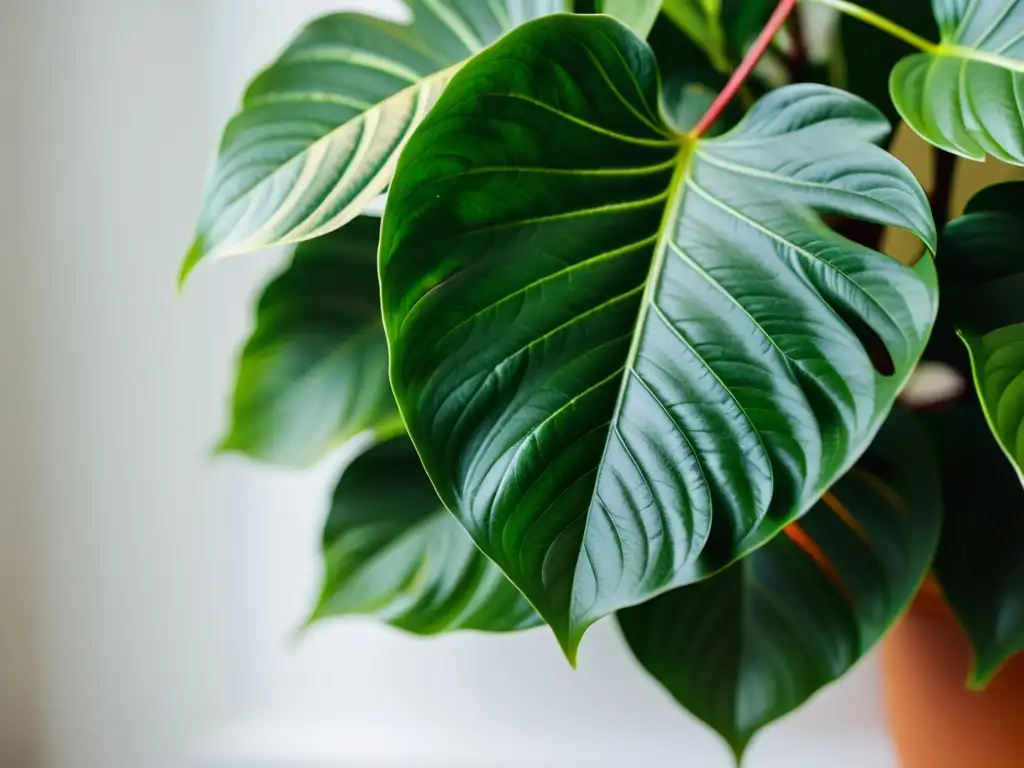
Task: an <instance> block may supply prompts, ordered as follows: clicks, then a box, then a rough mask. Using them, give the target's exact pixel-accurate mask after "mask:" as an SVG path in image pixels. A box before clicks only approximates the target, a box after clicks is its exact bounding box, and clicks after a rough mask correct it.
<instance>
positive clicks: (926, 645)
mask: <svg viewBox="0 0 1024 768" xmlns="http://www.w3.org/2000/svg"><path fill="white" fill-rule="evenodd" d="M969 664H970V646H969V644H968V641H967V637H966V635H964V633H963V630H961V629H960V627H959V625H957V623H956V621H955V620H954V619H953V616H952V615H951V614H950V612H949V609H948V608H947V607H946V605H945V603H944V602H943V600H942V596H941V594H939V591H938V589H937V588H936V587H935V586H934V585H933V584H926V586H925V588H924V589H922V591H921V594H920V595H919V596H918V598H917V600H915V602H914V605H913V607H912V608H911V609H910V612H909V613H908V614H907V616H906V617H905V618H904V619H903V621H902V622H901V623H900V624H899V625H898V626H897V628H896V629H895V630H894V631H893V632H892V633H891V634H890V635H889V637H888V638H887V639H886V640H885V642H884V643H883V645H882V669H883V677H884V690H885V704H886V710H887V712H888V716H889V723H890V726H891V728H892V735H893V740H894V742H895V744H896V749H897V752H898V753H899V755H900V758H901V759H902V764H903V768H1022V766H1024V656H1016V657H1014V658H1013V659H1011V660H1010V662H1009V663H1008V664H1007V665H1006V666H1005V667H1004V668H1003V669H1002V670H1001V671H1000V673H999V674H998V675H997V676H996V677H995V679H993V680H992V682H991V683H989V685H988V687H987V688H986V689H985V690H984V691H983V692H976V691H969V690H967V688H966V687H965V680H966V679H967V671H968V666H969Z"/></svg>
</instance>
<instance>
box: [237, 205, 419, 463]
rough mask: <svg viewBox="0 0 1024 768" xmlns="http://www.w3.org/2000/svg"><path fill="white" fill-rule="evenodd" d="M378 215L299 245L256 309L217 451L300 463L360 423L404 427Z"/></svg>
mask: <svg viewBox="0 0 1024 768" xmlns="http://www.w3.org/2000/svg"><path fill="white" fill-rule="evenodd" d="M379 232H380V219H375V218H371V217H365V216H364V217H360V218H358V219H356V220H355V221H352V222H351V223H350V224H349V225H348V226H347V227H345V228H344V229H342V230H339V231H337V232H334V233H332V234H330V235H325V236H323V237H320V238H317V239H316V240H311V241H309V242H307V243H303V244H301V245H300V246H298V248H296V250H295V255H294V256H293V258H292V262H291V264H290V265H289V266H288V267H287V268H286V269H285V271H284V272H283V273H282V274H281V275H279V276H278V277H277V278H276V279H275V280H273V281H272V282H271V283H270V284H269V285H268V286H267V289H266V291H265V292H264V294H263V296H262V298H261V299H260V302H259V305H258V307H257V310H256V329H255V330H254V331H253V334H252V337H251V338H250V339H249V341H248V343H247V344H246V346H245V350H244V351H243V353H242V358H241V361H240V363H239V368H238V380H237V383H236V385H235V394H234V400H233V404H232V415H231V428H230V430H229V433H228V435H227V437H225V438H224V441H223V443H222V444H221V448H222V449H223V450H227V451H239V452H241V453H244V454H246V455H248V456H252V457H253V458H257V459H263V460H265V461H271V462H275V463H278V464H284V465H290V466H305V465H308V464H311V463H313V462H314V461H317V460H318V459H320V458H321V457H322V456H324V454H326V453H327V452H328V451H330V450H331V449H333V448H335V447H337V446H339V445H341V444H342V443H343V442H345V441H346V440H348V439H349V438H351V437H353V436H354V435H356V434H357V433H359V432H362V431H364V430H371V431H374V432H376V433H378V436H379V437H386V436H387V435H390V434H394V433H395V432H396V431H397V432H404V431H405V430H404V427H403V426H402V420H401V417H400V416H399V415H398V411H397V409H396V408H395V402H394V398H393V396H392V394H391V385H390V384H389V383H388V349H387V341H386V340H385V338H384V327H383V325H382V324H381V318H380V303H379V300H378V288H377V243H378V235H379Z"/></svg>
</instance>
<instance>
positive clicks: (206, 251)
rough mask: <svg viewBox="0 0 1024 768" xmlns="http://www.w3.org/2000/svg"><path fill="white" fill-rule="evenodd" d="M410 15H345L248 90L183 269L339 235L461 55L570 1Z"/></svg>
mask: <svg viewBox="0 0 1024 768" xmlns="http://www.w3.org/2000/svg"><path fill="white" fill-rule="evenodd" d="M406 5H407V6H408V8H409V11H410V12H411V13H412V21H411V22H409V23H408V24H399V23H395V22H391V21H385V20H382V19H377V18H373V17H370V16H364V15H362V14H358V13H336V14H332V15H330V16H325V17H323V18H320V19H318V20H316V21H314V22H313V23H311V24H310V25H309V26H308V27H306V28H305V29H303V30H302V31H301V32H300V33H299V35H298V36H297V37H296V38H295V39H294V40H293V41H292V42H291V43H290V44H289V45H288V47H287V48H286V49H285V51H284V52H283V53H282V54H281V56H280V57H279V58H278V59H277V60H276V61H275V62H274V63H273V64H271V65H270V67H268V68H267V69H266V70H264V71H263V72H262V73H260V74H259V75H258V76H257V77H256V79H255V80H253V82H252V84H251V85H250V86H249V88H248V89H247V91H246V93H245V97H244V99H243V102H242V109H241V111H240V112H239V113H238V114H237V115H235V117H233V118H232V119H231V122H230V123H228V125H227V128H226V129H225V131H224V137H223V139H222V140H221V145H220V151H219V155H218V158H217V162H216V165H215V166H214V168H213V171H212V173H211V175H210V177H209V179H208V180H207V183H206V190H205V193H204V199H203V205H202V210H201V212H200V215H199V223H198V226H197V232H196V238H195V242H194V243H193V245H192V248H191V250H190V251H189V253H188V255H187V256H186V259H185V263H184V265H183V268H182V278H183V279H184V277H185V276H186V275H187V274H188V272H189V271H190V270H191V269H192V268H193V267H194V266H195V265H196V264H197V263H198V262H200V261H201V260H203V259H207V258H216V257H220V256H228V255H231V254H236V253H243V252H246V251H254V250H258V249H260V248H266V247H268V246H272V245H279V244H281V243H294V242H298V241H301V240H309V239H312V238H315V237H319V236H320V235H324V234H327V233H328V232H331V231H333V230H335V229H337V228H339V227H341V226H342V225H343V224H345V223H346V222H348V221H349V220H351V219H352V218H354V217H355V216H357V215H358V214H359V213H361V212H362V210H363V208H364V207H365V206H366V204H367V203H368V202H369V201H370V200H371V199H372V198H374V197H375V196H377V195H379V194H380V193H381V192H383V191H384V189H385V187H386V186H387V184H388V182H389V181H390V180H391V174H392V173H393V171H394V167H395V162H396V161H397V159H398V154H399V152H400V151H401V149H402V146H403V145H404V143H405V141H406V140H407V139H408V137H409V135H410V134H411V133H412V131H413V130H414V129H415V127H416V125H417V124H418V123H419V121H420V120H422V119H423V116H424V115H425V114H426V112H427V110H428V109H430V107H431V105H432V104H433V103H434V101H435V100H436V99H437V96H438V95H439V94H440V93H441V91H442V90H443V89H444V86H445V84H446V83H447V82H448V80H449V78H451V76H452V74H453V73H454V72H455V71H456V70H457V69H458V68H459V66H460V65H461V63H462V62H463V61H464V60H466V59H467V58H468V57H470V56H472V55H473V54H474V53H476V52H478V51H480V50H482V49H483V48H484V47H485V46H487V45H489V44H490V43H492V42H494V41H495V40H497V39H498V38H499V37H501V35H503V34H504V33H505V32H507V31H508V30H509V29H512V28H513V27H514V26H515V25H516V24H518V23H521V22H523V21H526V20H529V19H532V18H536V17H537V16H539V15H542V14H545V13H553V12H557V11H560V10H562V9H563V5H564V2H563V0H487V1H486V2H485V0H406Z"/></svg>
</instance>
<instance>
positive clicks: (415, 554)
mask: <svg viewBox="0 0 1024 768" xmlns="http://www.w3.org/2000/svg"><path fill="white" fill-rule="evenodd" d="M323 552H324V563H325V568H326V573H325V576H324V587H323V593H322V595H321V597H320V603H319V605H318V606H317V608H316V612H315V613H314V617H313V618H314V619H321V618H324V617H327V616H336V615H346V614H364V615H371V616H374V617H376V618H378V619H380V620H382V621H386V622H388V623H389V624H391V625H393V626H396V627H399V628H401V629H405V630H408V631H410V632H415V633H417V634H423V635H433V634H437V633H440V632H451V631H454V630H458V629H476V630H484V631H490V632H509V631H514V630H519V629H526V628H528V627H533V626H536V625H538V624H539V623H541V622H540V618H539V617H538V616H537V614H536V612H535V611H534V610H533V609H532V608H531V607H530V604H529V603H528V602H526V600H525V599H524V598H523V596H522V594H520V592H519V591H518V590H517V589H516V588H515V587H513V586H512V584H510V583H509V581H508V579H506V578H505V576H504V575H503V574H502V573H501V571H499V570H498V568H497V567H495V565H494V564H493V563H492V562H491V561H490V560H488V559H487V558H486V557H484V556H483V555H482V554H481V553H480V550H478V549H477V548H476V546H474V544H473V542H472V540H471V539H470V538H469V536H467V535H466V532H465V531H464V530H463V529H462V527H461V526H460V525H459V524H458V523H457V522H456V520H455V518H453V517H452V516H451V515H450V514H449V513H448V511H447V510H446V509H445V508H444V507H443V506H442V504H441V502H440V501H439V500H438V498H437V494H436V493H434V489H433V487H432V486H431V485H430V480H428V479H427V476H426V475H425V474H424V472H423V467H422V466H421V465H420V462H419V459H418V458H417V457H416V452H415V450H413V447H412V444H411V443H410V442H409V439H408V438H407V437H404V436H403V437H401V438H398V439H395V440H392V441H391V442H387V443H383V444H381V445H376V446H374V447H372V448H370V449H369V450H368V451H366V452H365V453H363V454H362V455H360V456H358V457H357V458H356V459H355V461H354V462H353V463H352V464H351V465H350V466H348V467H347V468H346V469H345V471H344V474H343V475H342V477H341V480H340V481H339V482H338V486H337V489H336V490H335V492H334V501H333V503H332V505H331V512H330V516H329V517H328V518H327V525H326V526H325V528H324V540H323Z"/></svg>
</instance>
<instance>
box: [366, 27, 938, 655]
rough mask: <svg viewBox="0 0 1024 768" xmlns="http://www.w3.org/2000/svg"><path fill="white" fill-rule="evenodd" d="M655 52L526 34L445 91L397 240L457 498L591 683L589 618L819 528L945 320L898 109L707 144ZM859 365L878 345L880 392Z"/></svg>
mask: <svg viewBox="0 0 1024 768" xmlns="http://www.w3.org/2000/svg"><path fill="white" fill-rule="evenodd" d="M657 103H658V77H657V72H656V69H655V64H654V61H653V60H652V56H651V53H650V50H649V49H648V48H647V47H646V46H645V45H643V43H642V42H641V41H639V40H638V39H637V38H636V36H635V35H633V34H632V33H631V32H630V31H629V30H628V29H626V28H625V27H624V26H622V25H621V24H619V23H618V22H616V21H614V20H612V19H608V18H606V17H600V16H578V17H569V16H564V17H551V18H549V19H542V20H540V21H538V22H533V23H531V24H529V25H526V26H524V27H523V28H521V29H519V30H517V31H515V32H513V33H512V34H510V35H509V36H508V37H506V38H505V39H504V40H502V41H501V42H499V43H498V44H496V45H494V46H492V47H491V48H489V49H488V50H487V51H485V52H484V53H482V54H481V55H480V56H478V57H476V58H474V59H473V61H472V62H471V63H469V64H467V66H466V67H465V68H464V69H463V70H462V71H461V72H460V73H459V74H458V75H457V76H456V77H455V78H454V79H453V80H452V83H451V84H450V85H449V88H448V90H447V91H446V92H445V95H444V96H443V97H442V98H441V100H440V101H439V102H438V104H437V106H436V107H435V109H434V110H433V111H432V112H431V114H430V116H428V118H427V120H426V121H425V122H424V123H423V124H422V126H421V127H420V129H418V130H417V132H416V134H415V135H414V137H413V139H412V140H411V141H410V143H409V144H408V146H407V148H406V151H405V152H404V153H403V157H402V160H401V162H400V163H399V168H398V171H397V173H396V176H395V181H394V183H393V185H392V187H391V191H390V193H389V199H388V206H387V210H386V213H385V219H384V226H383V230H382V238H381V251H380V269H381V282H382V296H383V308H384V315H385V326H386V328H387V333H388V339H389V345H390V349H391V379H392V385H393V387H394V389H395V392H396V396H397V399H398V402H399V407H400V409H401V410H402V413H403V416H404V417H405V421H406V424H407V425H408V427H409V431H410V434H411V436H412V438H413V441H414V442H415V443H416V445H417V448H418V449H419V452H420V455H421V457H422V458H423V461H424V465H425V467H426V469H427V471H428V473H429V474H430V475H431V477H432V479H433V480H434V484H435V486H436V487H437V488H438V490H439V493H440V494H441V497H442V499H443V500H444V501H445V504H446V505H447V506H448V508H449V509H451V510H453V511H454V512H455V514H456V516H457V517H458V518H459V520H460V521H461V522H462V524H463V525H464V526H466V528H467V529H468V530H469V531H470V533H471V534H472V536H473V537H474V539H475V541H476V542H477V544H478V545H479V546H480V547H481V549H482V550H483V551H484V552H485V553H486V554H487V555H488V556H490V557H491V558H492V559H494V560H495V561H496V562H497V563H498V564H499V565H500V566H501V568H502V570H503V571H504V572H505V573H506V574H508V575H509V577H510V578H511V579H512V581H513V582H514V583H515V584H516V585H517V586H518V587H519V588H520V589H521V590H523V592H524V593H525V594H526V595H527V597H528V598H529V599H530V601H531V602H532V603H533V604H534V606H536V607H537V609H538V610H539V612H540V613H541V615H542V616H543V617H544V618H545V620H546V621H547V622H548V623H549V624H551V625H552V627H553V629H554V630H555V632H556V635H557V636H558V637H559V639H560V641H561V642H562V644H563V646H564V647H565V648H566V650H567V653H568V654H569V655H570V657H572V655H573V654H574V653H575V648H576V646H577V644H578V641H579V639H580V637H581V636H582V634H583V632H584V631H585V629H586V628H587V627H588V626H589V625H590V624H592V623H593V622H594V621H596V620H597V619H599V618H600V617H601V616H604V615H606V614H608V613H610V612H612V611H615V610H617V609H619V608H623V607H626V606H629V605H634V604H637V603H640V602H643V601H644V600H647V599H649V598H650V597H651V596H653V595H656V594H658V593H659V592H663V591H665V590H667V589H669V588H672V587H675V586H681V585H684V584H688V583H691V582H693V581H696V580H699V579H701V578H704V577H706V576H708V575H709V574H711V573H713V572H714V571H716V570H718V569H720V568H723V567H725V566H726V565H728V564H729V563H731V562H732V561H733V560H735V559H736V558H738V557H740V556H741V555H743V554H744V553H746V552H748V551H750V550H752V549H753V548H755V547H756V546H758V545H760V544H761V543H763V542H764V541H766V540H767V539H769V538H770V537H771V536H773V535H774V534H775V533H777V532H778V531H779V530H780V529H781V528H782V527H783V526H784V525H786V524H787V523H789V522H791V521H792V520H793V519H794V518H796V517H798V516H799V515H801V514H803V513H804V512H805V511H806V510H807V509H809V508H810V507H811V506H812V505H813V504H814V503H815V501H816V500H817V498H818V497H819V496H820V495H821V493H822V492H823V491H824V490H825V489H826V488H827V487H828V486H829V485H831V484H832V482H834V480H835V479H836V478H837V477H839V476H840V475H841V474H842V473H843V472H844V471H845V470H846V469H847V468H848V467H849V466H850V465H851V464H852V463H853V461H854V460H855V459H856V458H857V456H858V455H859V454H860V453H861V452H862V451H863V450H864V448H866V446H867V445H868V443H869V442H870V440H871V438H872V437H873V436H874V434H875V432H876V431H877V429H878V427H879V426H880V424H881V423H882V421H883V419H884V417H885V415H886V413H887V412H888V410H889V408H890V407H891V405H892V403H893V400H894V398H895V396H896V393H897V391H898V390H899V388H900V387H901V385H902V383H903V382H904V381H905V380H906V379H907V377H908V376H909V374H910V372H911V370H912V368H913V365H914V363H915V362H916V360H917V358H918V356H919V355H920V353H921V349H922V348H923V346H924V343H925V340H926V338H927V336H928V332H929V329H930V326H931V323H932V320H933V318H934V315H935V305H936V297H935V290H934V288H935V286H934V273H933V267H932V261H931V259H930V258H924V259H922V260H921V261H920V262H919V263H918V265H917V266H916V267H915V268H909V267H906V266H904V265H902V264H900V263H898V262H896V261H894V260H892V259H889V258H888V257H886V256H884V255H882V254H880V253H877V252H874V251H871V250H869V249H867V248H864V247H862V246H858V245H856V244H854V243H852V242H850V241H847V240H845V239H843V238H841V237H840V236H838V235H836V234H835V233H834V232H833V231H831V230H830V229H829V228H828V227H827V226H826V225H825V224H824V223H823V221H822V219H821V217H820V214H821V213H823V212H826V211H827V212H831V213H839V214H844V215H849V216H857V217H861V218H865V219H868V220H874V221H879V222H882V223H886V224H892V225H895V226H901V227H905V228H907V229H909V230H911V231H912V232H915V233H916V234H918V236H919V237H920V238H921V239H922V240H924V241H925V242H926V243H928V244H931V242H932V240H933V237H934V233H933V231H932V225H931V219H930V214H929V211H928V206H927V202H926V199H925V197H924V194H923V192H922V191H921V189H920V187H919V186H918V184H917V182H916V180H915V179H914V177H913V176H912V175H911V173H910V172H909V171H908V170H907V169H906V168H905V167H904V166H903V165H901V164H900V163H899V162H898V161H897V160H896V159H895V158H893V157H892V156H891V155H889V154H887V153H886V152H884V151H883V150H881V149H879V148H878V147H876V146H874V144H873V143H872V142H877V141H881V140H883V139H884V138H885V136H886V135H887V133H888V126H887V124H886V123H885V121H884V119H882V117H881V116H880V115H879V114H878V112H877V111H876V110H875V109H874V108H872V107H871V106H870V105H868V104H867V103H866V102H863V101H861V100H859V99H857V98H855V97H852V96H849V95H847V94H844V93H842V92H840V91H837V90H834V89H831V88H828V87H825V86H792V87H788V88H784V89H780V90H778V91H774V92H772V93H771V94H769V95H768V96H766V97H765V98H764V99H762V100H761V101H760V102H759V103H758V104H757V105H756V106H755V107H754V108H753V109H752V111H751V112H750V113H749V114H748V116H747V117H746V119H745V120H744V121H743V122H742V123H741V124H740V125H739V126H738V127H737V128H736V129H734V130H732V131H730V132H729V133H727V134H725V135H723V136H720V137H717V138H713V139H701V140H698V141H695V140H693V139H691V138H689V137H688V136H681V135H678V134H675V133H673V132H672V131H671V130H670V129H669V128H668V127H667V126H666V125H665V124H664V123H663V122H662V120H661V118H660V116H659V114H658V112H657V111H656V109H657ZM865 344H867V345H868V346H869V347H871V348H872V349H874V348H875V347H876V346H880V347H884V349H885V350H886V352H885V353H884V354H885V355H886V356H887V360H886V363H887V365H888V368H889V370H886V371H884V372H879V371H876V370H875V368H874V367H873V365H872V363H871V361H870V358H869V355H868V352H867V351H866V348H865Z"/></svg>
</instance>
